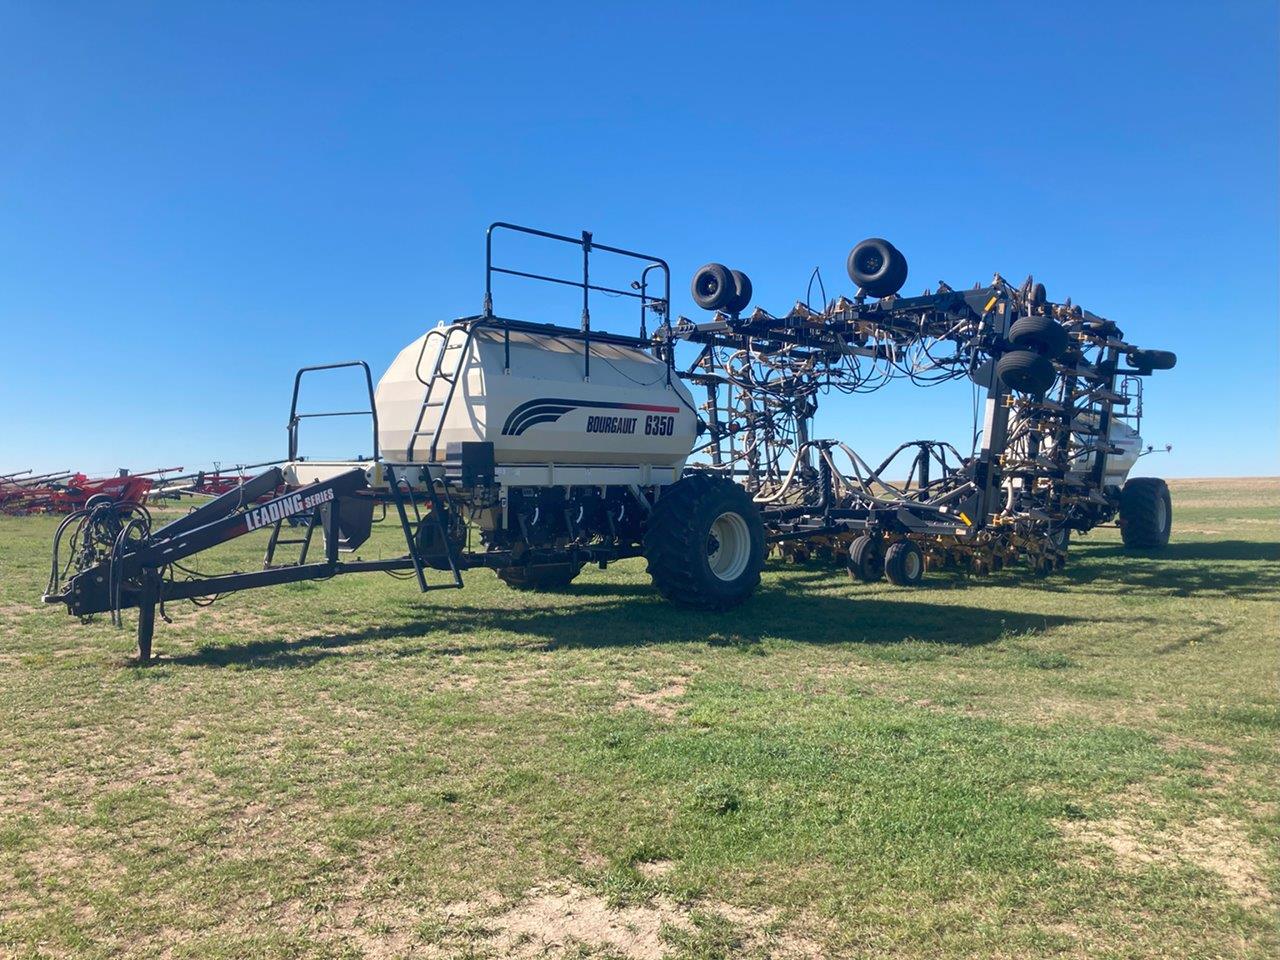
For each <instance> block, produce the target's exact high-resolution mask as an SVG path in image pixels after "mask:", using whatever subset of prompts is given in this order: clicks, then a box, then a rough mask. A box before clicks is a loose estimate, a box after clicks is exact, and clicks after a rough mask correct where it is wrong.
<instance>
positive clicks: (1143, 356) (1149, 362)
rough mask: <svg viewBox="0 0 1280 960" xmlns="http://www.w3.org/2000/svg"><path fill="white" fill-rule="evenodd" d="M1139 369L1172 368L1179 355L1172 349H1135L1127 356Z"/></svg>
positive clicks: (1176, 362) (1175, 364) (1176, 363)
mask: <svg viewBox="0 0 1280 960" xmlns="http://www.w3.org/2000/svg"><path fill="white" fill-rule="evenodd" d="M1125 359H1126V360H1128V361H1129V363H1130V364H1131V365H1132V366H1134V367H1136V368H1137V369H1139V370H1172V369H1173V368H1174V367H1176V366H1177V365H1178V355H1177V354H1176V353H1174V352H1173V351H1171V350H1133V351H1131V352H1130V353H1129V355H1128V356H1127V357H1126V358H1125Z"/></svg>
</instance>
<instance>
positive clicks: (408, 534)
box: [386, 464, 462, 593]
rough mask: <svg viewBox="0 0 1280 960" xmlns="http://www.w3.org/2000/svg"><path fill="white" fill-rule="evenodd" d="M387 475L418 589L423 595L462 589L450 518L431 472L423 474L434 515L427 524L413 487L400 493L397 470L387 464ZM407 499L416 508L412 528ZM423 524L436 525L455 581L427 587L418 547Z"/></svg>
mask: <svg viewBox="0 0 1280 960" xmlns="http://www.w3.org/2000/svg"><path fill="white" fill-rule="evenodd" d="M386 471H387V484H388V485H389V486H390V487H391V499H392V500H394V501H395V504H396V512H397V513H398V514H399V515H400V526H401V528H402V529H403V530H404V539H405V544H406V545H407V546H408V548H409V557H410V559H411V560H413V572H414V575H415V576H416V577H417V579H418V589H419V590H420V591H422V592H423V593H426V592H427V591H428V590H441V589H461V587H462V566H461V564H460V562H459V557H458V555H457V550H456V549H455V548H454V544H453V541H452V540H451V539H450V538H449V527H450V523H449V519H450V518H449V514H448V512H447V510H446V508H445V505H444V500H443V498H442V497H441V496H440V494H439V493H438V492H437V491H436V484H435V480H433V479H432V477H431V472H430V471H429V470H428V469H426V468H425V467H424V468H423V471H422V472H423V476H425V477H426V481H427V499H428V500H429V501H430V502H431V514H430V516H429V517H428V518H427V519H426V520H423V518H422V513H421V512H420V511H419V510H418V501H417V500H416V499H414V496H413V487H412V486H411V485H410V484H405V489H404V491H401V489H400V481H399V479H397V477H396V473H395V468H394V467H393V466H391V465H390V464H387V467H386ZM406 499H407V500H408V501H409V506H411V507H412V508H413V518H414V522H413V524H412V525H411V524H410V523H409V513H408V511H407V510H406V509H405V500H406ZM423 523H435V524H436V529H437V531H438V532H439V534H440V542H441V543H443V544H444V551H445V556H446V557H447V558H448V560H449V572H450V573H451V574H453V579H452V582H450V583H427V578H426V576H425V574H424V573H423V565H422V560H423V557H422V552H421V550H420V546H419V545H420V543H421V537H419V536H418V532H419V531H420V530H421V528H422V524H423Z"/></svg>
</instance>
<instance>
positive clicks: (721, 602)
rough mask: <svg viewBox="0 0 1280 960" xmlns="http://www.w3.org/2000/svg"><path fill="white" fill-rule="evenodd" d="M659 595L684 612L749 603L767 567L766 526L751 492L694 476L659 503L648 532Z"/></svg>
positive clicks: (647, 547) (651, 573)
mask: <svg viewBox="0 0 1280 960" xmlns="http://www.w3.org/2000/svg"><path fill="white" fill-rule="evenodd" d="M644 556H645V559H646V560H648V561H649V576H650V577H652V578H653V585H654V586H655V587H657V589H658V592H659V593H661V594H662V595H663V596H664V597H666V598H667V599H668V600H670V601H671V602H672V603H674V604H676V605H677V606H680V607H689V608H692V609H697V610H727V609H729V608H730V607H736V606H737V605H738V604H740V603H742V602H743V601H744V600H746V599H747V598H748V597H749V596H751V594H752V593H753V592H755V589H756V587H757V586H758V585H759V583H760V571H761V570H762V569H763V568H764V557H765V540H764V523H763V522H762V521H761V519H760V511H759V509H758V508H757V507H756V505H755V504H754V503H752V502H751V497H750V496H749V495H748V494H747V492H746V490H744V489H743V488H742V487H740V486H739V485H738V484H736V483H734V482H733V481H732V480H728V479H725V478H724V477H712V476H708V475H706V474H699V473H695V474H690V475H689V476H687V477H685V478H684V479H682V480H680V481H678V482H677V483H674V484H672V485H671V486H670V487H668V488H667V489H666V490H665V491H664V492H663V494H662V496H661V497H659V498H658V502H657V503H656V504H655V505H654V507H653V512H652V513H651V514H650V515H649V522H648V525H647V527H646V528H645V533H644Z"/></svg>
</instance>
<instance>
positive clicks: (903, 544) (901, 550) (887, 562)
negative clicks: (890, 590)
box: [884, 540, 924, 587]
mask: <svg viewBox="0 0 1280 960" xmlns="http://www.w3.org/2000/svg"><path fill="white" fill-rule="evenodd" d="M884 573H885V576H886V577H888V578H889V582H890V583H894V584H897V585H898V586H900V587H918V586H919V585H920V582H921V581H922V580H924V554H922V553H921V552H920V548H919V547H917V546H916V545H915V544H914V543H912V542H911V541H910V540H897V541H895V542H893V543H891V544H890V545H889V549H888V550H886V551H885V554H884Z"/></svg>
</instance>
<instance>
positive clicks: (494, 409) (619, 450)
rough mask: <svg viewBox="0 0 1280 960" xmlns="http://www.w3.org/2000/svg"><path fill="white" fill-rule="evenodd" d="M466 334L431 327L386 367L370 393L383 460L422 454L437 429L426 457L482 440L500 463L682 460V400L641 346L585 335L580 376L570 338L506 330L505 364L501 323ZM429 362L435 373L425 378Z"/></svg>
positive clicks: (678, 387)
mask: <svg viewBox="0 0 1280 960" xmlns="http://www.w3.org/2000/svg"><path fill="white" fill-rule="evenodd" d="M467 340H468V338H467V330H466V328H465V327H464V326H462V325H456V324H455V325H451V326H447V327H445V326H441V327H438V328H436V329H435V330H432V331H429V332H428V333H426V334H423V336H421V337H419V338H418V339H417V340H415V341H414V342H413V343H411V344H409V345H408V346H407V347H405V348H404V349H403V350H401V351H400V354H399V356H397V357H396V359H395V360H394V361H393V362H392V364H391V366H390V367H389V368H388V369H387V372H386V373H385V374H384V375H383V377H382V379H381V380H380V381H379V382H378V388H377V392H376V395H375V400H376V406H377V410H378V445H379V447H380V448H381V454H382V457H383V458H384V459H386V460H388V461H390V462H393V463H426V462H428V460H429V459H430V451H431V446H432V440H433V438H434V436H435V434H436V430H437V426H439V440H438V442H437V443H436V452H435V460H436V461H442V460H444V459H445V454H446V451H447V450H448V445H449V444H450V443H458V442H463V441H488V442H490V443H492V444H493V445H494V459H495V461H496V462H497V463H498V464H500V465H501V464H556V465H563V466H572V465H590V466H598V465H608V466H638V465H651V466H654V467H665V468H674V469H676V470H677V471H678V470H679V469H680V468H681V467H682V466H683V465H684V461H685V460H686V458H687V457H688V456H689V452H690V450H691V449H692V447H693V443H694V439H695V437H696V434H697V420H696V417H695V414H694V407H693V402H692V398H691V397H690V394H689V391H688V389H687V388H686V387H685V386H684V384H683V383H681V382H680V380H679V379H678V378H677V377H676V376H675V375H674V374H672V375H671V376H670V377H668V371H667V367H666V364H664V363H663V362H662V361H661V360H658V359H656V358H654V357H653V356H651V355H650V354H648V353H647V352H645V351H644V350H641V349H638V348H635V347H630V346H623V345H616V344H611V343H599V342H593V343H592V344H591V375H590V379H589V380H588V379H586V378H585V377H584V350H583V344H582V341H581V340H570V339H561V338H559V337H556V336H554V335H550V334H544V333H526V332H515V331H512V332H511V333H510V366H509V368H508V366H507V362H506V349H505V347H504V339H503V332H502V330H501V329H491V328H489V329H480V330H476V331H475V332H474V334H473V335H472V337H471V342H470V346H469V348H468V347H467V346H466V345H467ZM441 349H443V350H444V356H443V357H440V356H439V354H440V351H441ZM438 359H439V362H440V368H439V369H440V371H441V374H442V376H441V377H439V378H433V376H432V374H433V372H434V371H435V370H436V364H437V360H438ZM459 365H461V369H460V370H459V369H458V367H459ZM455 370H457V376H458V385H457V388H456V390H455V392H454V396H453V400H452V402H450V403H449V404H448V405H447V408H446V406H445V401H446V399H447V397H448V393H449V384H448V382H447V380H446V379H445V378H446V377H450V376H452V375H453V374H454V371H455ZM442 410H443V411H445V412H444V419H443V423H442V424H441V412H442ZM415 434H416V435H417V436H416V438H415Z"/></svg>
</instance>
